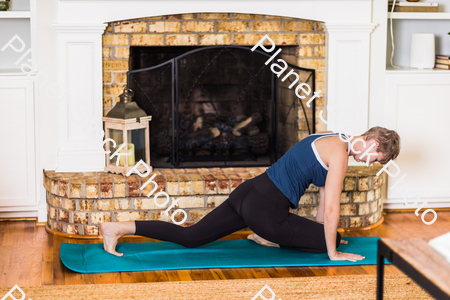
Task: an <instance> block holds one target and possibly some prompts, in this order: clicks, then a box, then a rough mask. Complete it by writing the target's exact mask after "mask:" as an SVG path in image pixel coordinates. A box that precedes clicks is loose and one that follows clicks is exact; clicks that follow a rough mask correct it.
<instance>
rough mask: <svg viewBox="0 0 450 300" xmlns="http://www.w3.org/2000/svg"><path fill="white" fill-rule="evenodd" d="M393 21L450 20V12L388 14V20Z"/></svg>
mask: <svg viewBox="0 0 450 300" xmlns="http://www.w3.org/2000/svg"><path fill="white" fill-rule="evenodd" d="M391 16H392V19H416V20H419V19H422V20H450V13H448V12H394V13H390V12H388V18H390V17H391Z"/></svg>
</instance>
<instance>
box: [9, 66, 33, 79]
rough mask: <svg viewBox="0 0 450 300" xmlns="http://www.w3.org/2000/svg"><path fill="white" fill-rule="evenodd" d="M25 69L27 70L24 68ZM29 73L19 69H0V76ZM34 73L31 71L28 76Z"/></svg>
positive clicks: (25, 74)
mask: <svg viewBox="0 0 450 300" xmlns="http://www.w3.org/2000/svg"><path fill="white" fill-rule="evenodd" d="M25 70H26V71H29V70H28V69H27V68H25ZM28 74H29V73H25V72H22V70H20V69H0V77H1V76H27V75H28ZM35 74H36V73H31V74H30V76H32V75H35Z"/></svg>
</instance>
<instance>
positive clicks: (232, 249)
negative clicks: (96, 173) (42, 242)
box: [60, 237, 390, 273]
mask: <svg viewBox="0 0 450 300" xmlns="http://www.w3.org/2000/svg"><path fill="white" fill-rule="evenodd" d="M378 239H379V237H345V238H344V240H347V241H348V244H341V245H340V246H339V247H338V251H341V252H349V253H355V254H359V255H362V256H365V257H366V258H365V259H363V260H361V261H357V262H351V261H332V260H330V259H329V258H328V255H327V253H309V252H302V251H297V250H292V249H281V248H275V247H266V246H261V245H259V244H257V243H255V242H253V241H250V240H232V241H214V242H211V243H209V244H206V245H203V246H200V247H197V248H185V247H183V246H181V245H178V244H175V243H170V242H154V243H119V244H118V245H117V248H116V250H117V252H119V253H124V255H123V256H122V257H117V256H115V255H112V254H109V253H108V252H106V251H104V250H103V244H101V243H100V244H99V243H97V244H88V245H79V244H68V243H63V244H61V251H60V257H61V261H62V262H63V263H64V265H65V266H66V267H67V268H69V269H70V270H72V271H75V272H79V273H105V272H129V271H155V270H174V269H202V268H248V267H294V266H351V265H373V264H376V263H377V240H378ZM385 263H386V264H390V263H389V262H388V261H387V260H385Z"/></svg>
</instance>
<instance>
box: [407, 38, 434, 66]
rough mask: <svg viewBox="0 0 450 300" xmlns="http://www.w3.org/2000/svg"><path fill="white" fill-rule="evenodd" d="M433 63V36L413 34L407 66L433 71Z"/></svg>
mask: <svg viewBox="0 0 450 300" xmlns="http://www.w3.org/2000/svg"><path fill="white" fill-rule="evenodd" d="M434 63H435V48H434V34H432V33H413V34H412V35H411V50H410V54H409V66H410V67H411V68H418V69H433V68H434Z"/></svg>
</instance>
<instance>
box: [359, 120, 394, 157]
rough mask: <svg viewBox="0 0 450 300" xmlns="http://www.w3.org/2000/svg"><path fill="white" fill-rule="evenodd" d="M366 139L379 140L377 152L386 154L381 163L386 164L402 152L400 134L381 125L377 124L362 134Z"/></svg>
mask: <svg viewBox="0 0 450 300" xmlns="http://www.w3.org/2000/svg"><path fill="white" fill-rule="evenodd" d="M362 136H363V137H364V138H365V140H366V141H368V140H371V139H373V140H375V141H377V142H378V144H379V145H378V148H377V152H381V153H383V154H384V156H385V157H384V159H383V160H380V161H379V163H380V164H383V165H384V164H386V163H388V162H389V161H391V160H394V159H396V158H397V156H398V155H399V153H400V136H399V135H398V133H397V132H395V131H394V130H389V129H386V128H383V127H380V126H375V127H372V128H370V129H369V130H367V131H366V132H364V133H363V134H362Z"/></svg>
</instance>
